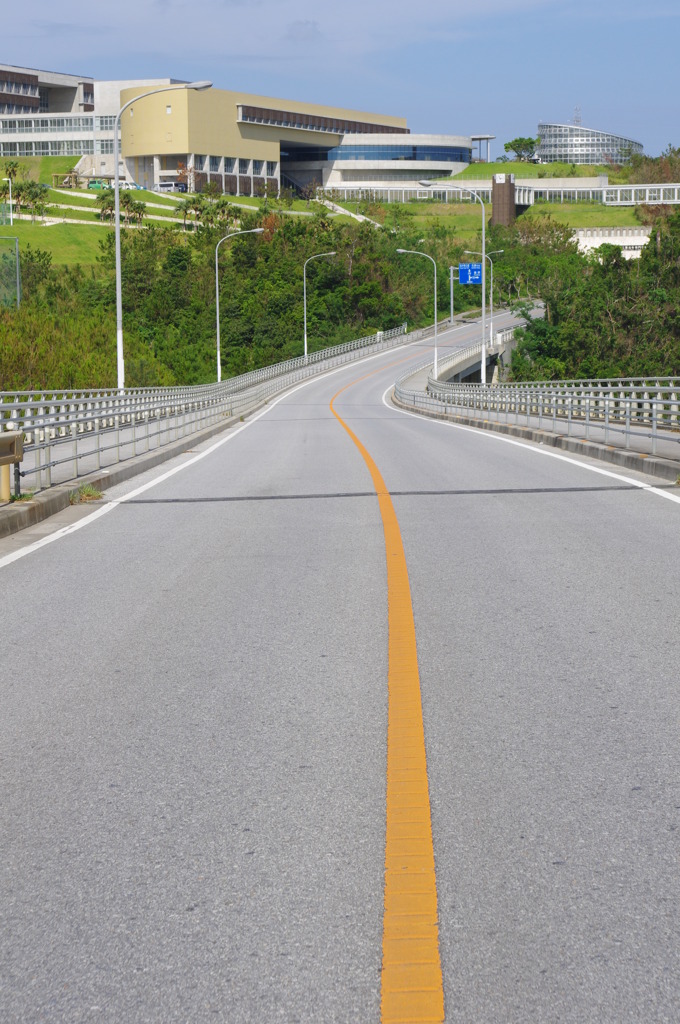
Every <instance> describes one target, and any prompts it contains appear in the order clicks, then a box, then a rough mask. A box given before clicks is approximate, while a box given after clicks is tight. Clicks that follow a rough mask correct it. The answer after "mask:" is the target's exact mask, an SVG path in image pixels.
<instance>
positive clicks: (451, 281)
mask: <svg viewBox="0 0 680 1024" xmlns="http://www.w3.org/2000/svg"><path fill="white" fill-rule="evenodd" d="M458 269H459V268H458V267H449V283H450V285H451V326H452V327H453V272H454V270H458Z"/></svg>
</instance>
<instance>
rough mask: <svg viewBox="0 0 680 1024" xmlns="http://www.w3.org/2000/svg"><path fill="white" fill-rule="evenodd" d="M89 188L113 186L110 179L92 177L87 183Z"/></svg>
mask: <svg viewBox="0 0 680 1024" xmlns="http://www.w3.org/2000/svg"><path fill="white" fill-rule="evenodd" d="M87 187H88V188H111V185H110V184H109V183H108V181H100V180H99V178H90V180H89V181H88V183H87Z"/></svg>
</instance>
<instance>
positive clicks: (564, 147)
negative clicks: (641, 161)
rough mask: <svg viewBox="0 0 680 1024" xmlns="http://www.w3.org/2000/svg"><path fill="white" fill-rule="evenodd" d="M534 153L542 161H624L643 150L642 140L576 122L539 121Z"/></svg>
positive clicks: (584, 162) (626, 161)
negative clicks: (545, 122) (586, 126)
mask: <svg viewBox="0 0 680 1024" xmlns="http://www.w3.org/2000/svg"><path fill="white" fill-rule="evenodd" d="M538 137H539V139H540V140H541V141H540V144H539V146H538V149H537V150H536V156H537V157H538V159H539V160H540V161H541V162H542V163H554V162H555V161H560V162H563V163H568V164H607V163H615V164H625V163H629V162H630V158H631V156H632V155H633V153H642V152H643V146H642V143H641V142H635V141H634V140H633V139H627V138H625V137H624V136H623V135H612V134H611V133H610V132H600V131H596V130H595V129H594V128H583V127H582V126H581V125H578V124H539V126H538Z"/></svg>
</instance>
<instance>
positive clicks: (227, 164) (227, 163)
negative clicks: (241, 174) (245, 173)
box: [224, 156, 236, 174]
mask: <svg viewBox="0 0 680 1024" xmlns="http://www.w3.org/2000/svg"><path fill="white" fill-rule="evenodd" d="M235 167H236V158H235V157H233V156H225V158H224V173H225V174H233V173H234V168H235Z"/></svg>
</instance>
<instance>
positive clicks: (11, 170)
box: [5, 160, 19, 181]
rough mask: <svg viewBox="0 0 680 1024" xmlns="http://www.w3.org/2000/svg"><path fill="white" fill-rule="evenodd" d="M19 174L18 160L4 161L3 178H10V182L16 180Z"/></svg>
mask: <svg viewBox="0 0 680 1024" xmlns="http://www.w3.org/2000/svg"><path fill="white" fill-rule="evenodd" d="M18 173H19V161H18V160H6V161H5V177H6V178H10V179H11V180H12V181H14V179H15V178H16V176H17V174H18Z"/></svg>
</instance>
